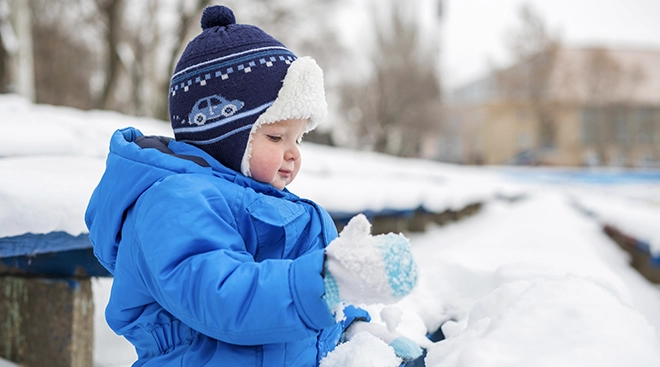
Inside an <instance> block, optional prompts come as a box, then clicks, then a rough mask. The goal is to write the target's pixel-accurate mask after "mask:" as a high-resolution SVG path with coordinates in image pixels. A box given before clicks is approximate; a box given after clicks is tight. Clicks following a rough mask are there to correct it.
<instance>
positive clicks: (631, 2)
mask: <svg viewBox="0 0 660 367" xmlns="http://www.w3.org/2000/svg"><path fill="white" fill-rule="evenodd" d="M425 1H426V0H425ZM428 1H430V0H428ZM523 3H527V4H530V5H531V6H532V7H533V8H534V9H535V10H536V11H537V12H538V13H539V14H541V16H542V17H543V18H544V19H545V21H546V25H547V26H548V28H549V29H550V30H551V31H554V32H558V34H559V35H560V37H561V39H562V40H564V41H565V42H566V43H567V44H568V45H573V46H586V45H601V46H613V47H634V48H637V47H639V48H652V49H656V50H660V22H658V18H659V17H660V1H657V0H600V1H599V0H553V1H544V0H527V1H523V0H496V1H490V0H445V6H444V20H443V23H442V26H441V27H442V39H443V44H442V50H441V52H442V59H443V69H444V70H445V73H444V75H443V76H444V78H445V82H446V84H447V85H448V86H458V85H461V84H462V83H466V82H470V81H472V80H473V79H474V78H479V77H480V76H482V75H483V73H485V72H487V70H489V68H490V66H489V65H491V64H495V65H502V64H506V62H507V61H508V60H507V53H506V51H505V50H506V48H505V46H506V38H507V34H508V33H509V32H510V30H512V29H515V28H516V27H517V25H518V24H519V23H518V22H519V21H518V9H519V7H520V5H521V4H523Z"/></svg>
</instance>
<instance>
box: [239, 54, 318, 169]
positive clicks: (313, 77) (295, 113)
mask: <svg viewBox="0 0 660 367" xmlns="http://www.w3.org/2000/svg"><path fill="white" fill-rule="evenodd" d="M327 114H328V103H327V102H326V100H325V89H324V87H323V70H321V68H320V67H319V66H318V65H317V64H316V61H314V59H312V58H311V57H309V56H305V57H300V58H298V59H296V60H295V61H294V62H292V63H291V65H290V66H289V69H288V70H287V72H286V76H285V77H284V81H283V83H282V88H281V89H280V91H279V92H278V94H277V98H276V99H275V102H273V105H272V106H270V107H268V109H267V110H266V111H264V113H262V114H261V115H260V116H259V118H257V121H255V123H254V125H252V130H250V137H249V138H248V142H247V146H246V147H245V153H244V154H243V160H242V161H241V172H242V173H243V174H244V175H246V176H248V177H250V156H251V154H252V136H253V135H254V132H255V131H257V129H258V128H259V127H261V125H264V124H271V123H273V122H277V121H282V120H288V119H308V121H307V126H305V133H308V132H310V131H312V130H314V129H315V128H316V127H317V126H318V125H319V124H320V123H322V122H323V121H324V120H325V117H326V115H327Z"/></svg>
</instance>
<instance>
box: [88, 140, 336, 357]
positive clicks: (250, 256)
mask: <svg viewBox="0 0 660 367" xmlns="http://www.w3.org/2000/svg"><path fill="white" fill-rule="evenodd" d="M106 165H107V167H106V171H105V173H104V175H103V177H102V179H101V181H100V183H99V185H98V187H97V188H96V189H95V191H94V193H93V195H92V197H91V200H90V202H89V206H88V208H87V212H86V214H85V221H86V224H87V227H88V228H89V233H90V239H91V241H92V244H93V245H94V253H95V254H96V256H97V257H98V259H99V261H100V262H101V263H102V264H103V265H104V266H105V267H106V268H107V269H108V270H109V271H110V272H111V273H112V274H113V275H114V283H113V287H112V293H111V295H110V301H109V303H108V305H107V308H106V319H107V322H108V324H109V325H110V327H111V328H112V329H113V330H114V331H115V332H116V333H117V334H120V335H123V336H124V337H126V339H128V340H129V341H130V342H131V343H132V344H133V345H134V346H135V348H136V351H137V354H138V361H137V362H136V363H135V364H134V366H159V367H163V366H195V367H201V366H314V365H316V364H317V363H318V358H319V356H320V355H322V354H323V352H324V351H323V350H321V354H319V351H318V349H319V348H321V349H323V348H326V349H331V348H333V347H334V344H333V345H331V346H328V345H327V344H328V342H327V341H323V340H319V335H321V331H322V330H323V329H326V330H324V331H323V334H324V335H325V334H334V335H335V336H334V337H335V338H336V335H337V332H334V333H333V332H330V333H328V330H334V329H337V325H339V324H335V321H334V318H333V316H332V315H331V313H330V312H329V310H328V307H327V306H326V303H325V301H324V300H323V299H322V295H323V293H324V284H323V278H322V269H323V256H324V248H325V247H326V246H327V245H328V243H329V242H330V241H331V240H332V239H334V238H335V237H336V236H337V231H336V229H335V227H334V225H333V223H332V221H331V219H330V217H329V215H328V214H327V212H325V211H324V210H323V209H322V208H320V207H319V206H318V205H316V204H314V203H313V202H311V201H309V200H304V199H301V198H299V197H297V196H296V195H293V194H292V193H290V192H288V191H287V190H282V191H280V190H278V189H276V188H274V187H272V186H270V185H267V184H263V183H260V182H257V181H255V180H253V179H251V178H248V177H245V176H243V175H241V174H239V173H237V172H235V171H233V170H230V169H228V168H225V167H224V166H222V165H221V164H220V163H218V162H217V161H216V160H215V159H213V158H212V157H210V156H209V155H207V154H206V153H204V152H203V151H202V150H200V149H197V148H195V147H193V146H191V145H188V144H185V143H181V142H176V141H174V140H170V141H168V140H166V139H162V138H161V139H158V138H154V137H150V138H147V137H143V136H142V134H141V133H140V131H138V130H136V129H133V128H127V129H123V130H119V131H117V132H115V133H114V135H113V136H112V139H111V144H110V154H109V155H108V159H107V162H106ZM320 339H322V338H320ZM325 352H327V350H326V351H325Z"/></svg>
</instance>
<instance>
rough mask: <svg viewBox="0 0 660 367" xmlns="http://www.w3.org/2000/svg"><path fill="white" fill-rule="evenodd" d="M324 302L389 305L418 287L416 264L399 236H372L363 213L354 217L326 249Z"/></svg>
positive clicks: (408, 244)
mask: <svg viewBox="0 0 660 367" xmlns="http://www.w3.org/2000/svg"><path fill="white" fill-rule="evenodd" d="M325 253H326V261H325V275H324V280H325V292H326V294H325V296H324V297H325V300H326V302H327V303H328V306H329V307H330V308H331V309H332V308H334V307H335V306H336V305H337V304H339V302H340V301H345V302H348V303H353V304H360V303H363V304H374V303H382V304H392V303H395V302H397V301H398V300H400V299H401V298H403V297H405V296H406V295H408V294H409V293H410V292H411V291H412V290H413V288H414V287H415V285H416V284H417V264H416V263H415V260H414V259H413V256H412V253H411V251H410V243H409V242H408V239H407V238H406V237H404V236H403V235H402V234H394V233H388V234H382V235H377V236H372V235H371V224H370V223H369V221H368V220H367V218H366V217H365V216H364V215H363V214H358V215H356V216H355V217H353V218H352V219H351V220H350V221H349V222H348V224H347V225H346V227H345V228H344V229H343V230H342V231H341V233H340V234H339V237H337V238H336V239H335V240H334V241H332V242H331V243H330V245H328V247H327V248H326V250H325Z"/></svg>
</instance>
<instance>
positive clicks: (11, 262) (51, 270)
mask: <svg viewBox="0 0 660 367" xmlns="http://www.w3.org/2000/svg"><path fill="white" fill-rule="evenodd" d="M0 274H14V275H16V274H32V275H39V276H46V277H92V276H99V277H108V276H111V274H110V273H109V272H108V271H107V270H106V269H105V268H104V267H103V266H102V265H101V264H100V263H99V262H98V260H97V259H96V256H94V253H93V249H92V244H91V243H90V242H89V237H88V235H86V234H82V235H79V236H71V235H70V234H68V233H64V232H51V233H48V234H32V233H28V234H24V235H21V236H15V237H4V238H0Z"/></svg>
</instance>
